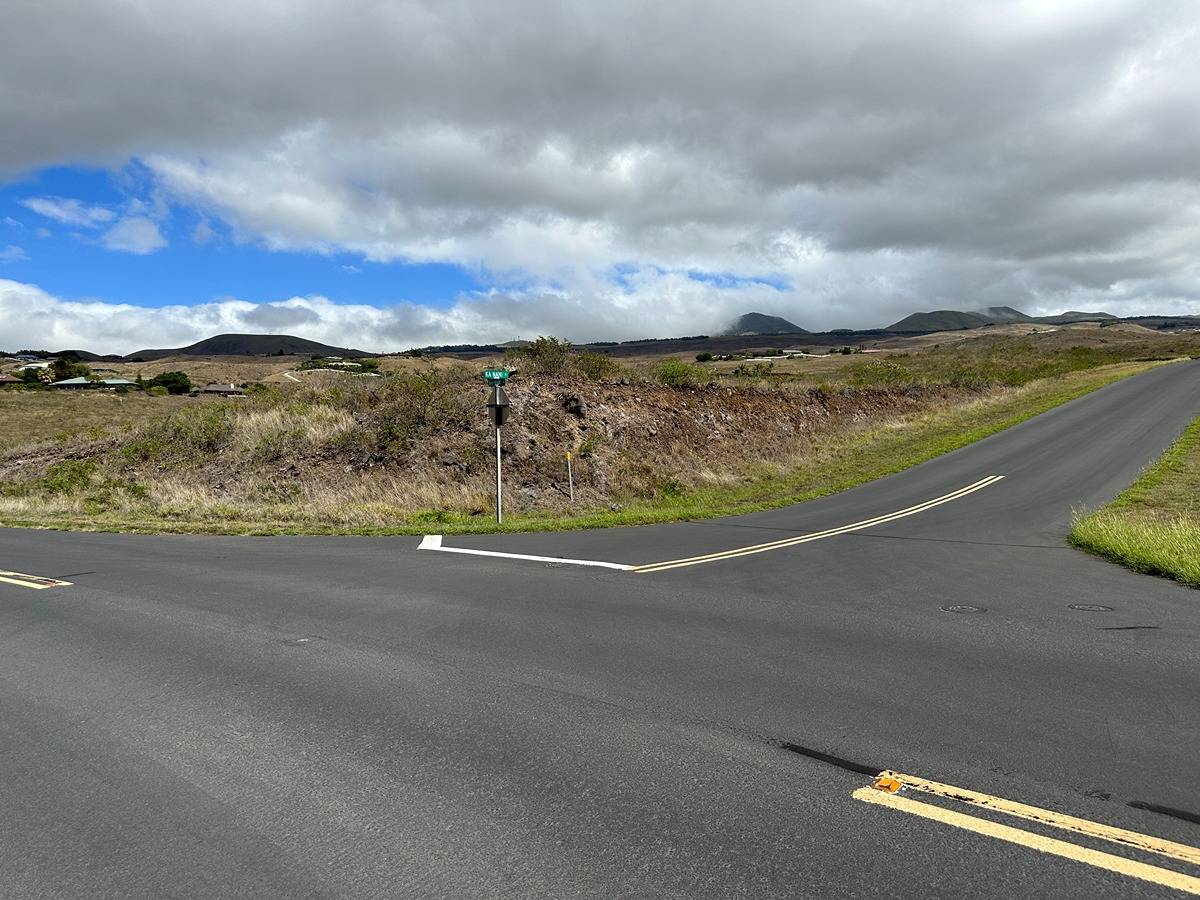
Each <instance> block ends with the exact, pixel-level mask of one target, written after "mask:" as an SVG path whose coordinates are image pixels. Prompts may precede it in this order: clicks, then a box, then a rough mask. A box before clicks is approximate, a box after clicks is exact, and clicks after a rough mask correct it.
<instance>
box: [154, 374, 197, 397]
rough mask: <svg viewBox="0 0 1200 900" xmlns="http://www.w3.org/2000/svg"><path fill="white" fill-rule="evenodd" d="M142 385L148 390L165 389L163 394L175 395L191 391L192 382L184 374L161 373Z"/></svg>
mask: <svg viewBox="0 0 1200 900" xmlns="http://www.w3.org/2000/svg"><path fill="white" fill-rule="evenodd" d="M143 384H144V385H145V386H146V387H147V388H148V389H150V388H159V387H161V388H165V391H164V392H163V393H167V394H176V395H179V394H186V393H188V392H190V391H191V389H192V380H191V379H190V378H188V376H187V373H186V372H163V373H161V374H159V375H155V376H154V377H153V378H151V379H150V380H149V381H146V382H143Z"/></svg>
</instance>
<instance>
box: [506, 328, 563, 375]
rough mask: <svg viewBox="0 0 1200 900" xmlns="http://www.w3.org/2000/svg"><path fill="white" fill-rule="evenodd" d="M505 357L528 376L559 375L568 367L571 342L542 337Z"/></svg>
mask: <svg viewBox="0 0 1200 900" xmlns="http://www.w3.org/2000/svg"><path fill="white" fill-rule="evenodd" d="M505 356H506V357H507V358H508V359H510V360H512V361H513V362H514V363H515V364H516V365H517V366H519V367H520V368H521V369H523V370H524V371H525V372H528V373H529V374H532V375H561V374H562V373H563V372H565V371H566V370H567V368H568V366H569V365H570V359H571V342H570V341H560V340H559V339H558V338H556V337H545V336H543V337H539V338H538V339H537V340H536V341H534V342H533V343H531V344H527V345H526V346H524V347H514V348H513V349H511V350H509V351H508V352H507V353H505Z"/></svg>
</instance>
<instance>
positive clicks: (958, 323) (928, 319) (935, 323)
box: [884, 306, 1117, 332]
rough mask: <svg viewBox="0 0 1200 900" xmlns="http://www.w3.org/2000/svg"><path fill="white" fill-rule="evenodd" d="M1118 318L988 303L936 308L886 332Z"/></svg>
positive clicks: (1092, 313)
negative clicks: (1032, 310)
mask: <svg viewBox="0 0 1200 900" xmlns="http://www.w3.org/2000/svg"><path fill="white" fill-rule="evenodd" d="M1116 318H1117V317H1116V316H1114V315H1112V314H1110V313H1106V312H1075V311H1071V312H1065V313H1060V314H1059V315H1056V316H1031V315H1028V314H1027V313H1023V312H1021V310H1019V309H1014V308H1013V307H1011V306H989V307H987V308H986V309H977V310H972V311H971V312H964V311H963V310H960V309H935V310H931V311H930V312H917V313H913V314H912V315H910V316H905V317H904V318H903V319H901V320H900V321H899V322H893V323H892V324H891V325H889V326H888V327H887V328H885V329H884V330H885V331H899V332H916V331H958V330H961V329H964V328H982V327H983V326H984V325H1012V324H1014V323H1025V322H1028V323H1041V324H1043V325H1070V324H1072V323H1074V322H1102V321H1106V320H1114V319H1116Z"/></svg>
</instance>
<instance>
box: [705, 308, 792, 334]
mask: <svg viewBox="0 0 1200 900" xmlns="http://www.w3.org/2000/svg"><path fill="white" fill-rule="evenodd" d="M725 334H728V335H743V334H809V332H807V331H805V330H804V329H803V328H801V327H800V326H799V325H796V324H794V323H792V322H789V321H788V320H787V319H781V318H780V317H779V316H768V315H765V314H764V313H757V312H752V313H746V314H745V315H744V316H740V317H739V318H738V320H737V321H736V322H734V323H733V324H732V325H730V326H729V328H728V329H726V331H725Z"/></svg>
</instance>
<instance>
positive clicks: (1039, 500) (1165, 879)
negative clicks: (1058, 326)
mask: <svg viewBox="0 0 1200 900" xmlns="http://www.w3.org/2000/svg"><path fill="white" fill-rule="evenodd" d="M1198 415H1200V363H1198V362H1190V363H1179V364H1173V365H1170V366H1164V367H1160V368H1157V369H1154V370H1152V371H1150V372H1148V373H1146V374H1144V375H1141V376H1138V377H1136V378H1132V379H1126V380H1124V381H1121V382H1118V383H1117V384H1115V385H1113V386H1111V387H1109V388H1106V389H1104V390H1102V391H1099V392H1097V393H1094V394H1092V395H1089V396H1087V397H1084V398H1081V399H1080V400H1077V401H1075V402H1073V403H1071V404H1068V405H1066V406H1064V407H1060V408H1058V409H1055V410H1053V411H1051V412H1049V413H1047V414H1044V415H1042V416H1040V417H1038V418H1036V419H1033V420H1030V421H1028V422H1026V423H1024V424H1022V425H1019V426H1016V427H1014V428H1012V429H1010V430H1008V431H1005V432H1002V433H1000V434H998V435H995V436H993V437H991V438H988V439H986V440H984V441H981V442H979V443H976V444H973V445H971V446H968V447H965V448H963V449H961V450H958V451H956V452H954V453H951V454H948V455H946V456H944V457H941V458H939V459H936V460H932V461H930V462H928V463H926V464H924V465H922V466H918V467H916V468H913V469H910V470H907V471H905V472H902V473H899V474H897V475H895V476H892V477H889V478H886V479H883V480H881V481H879V482H875V483H872V484H867V485H863V486H861V487H859V488H856V489H854V490H850V491H846V492H844V493H841V494H837V495H833V496H830V497H826V498H823V499H820V500H816V501H812V502H809V503H805V504H801V505H798V506H792V507H787V508H782V509H778V510H773V511H769V512H761V513H755V514H752V515H746V516H740V517H736V518H729V519H721V520H714V521H711V522H698V523H686V524H678V525H669V526H654V527H645V528H630V529H611V530H606V531H597V532H572V533H553V534H529V535H492V536H487V535H481V536H472V537H451V536H447V537H445V538H443V539H442V541H441V542H440V548H439V549H433V548H435V547H438V542H437V541H436V540H427V541H422V540H421V538H419V537H403V538H233V537H186V536H162V537H157V536H139V535H114V534H73V533H66V532H47V531H23V530H4V531H0V569H4V570H8V571H10V572H16V573H21V574H24V575H29V576H40V577H43V578H52V579H59V580H62V581H65V582H70V583H69V584H66V585H62V586H53V587H47V588H45V589H35V588H34V587H31V586H29V585H27V584H23V583H22V579H21V578H19V577H18V578H13V579H11V580H10V581H6V582H0V771H2V772H3V777H0V886H2V888H0V893H2V894H3V895H4V896H6V897H9V896H11V897H21V898H26V897H83V896H86V897H166V896H172V897H214V896H222V897H240V896H246V897H250V896H255V897H261V896H278V897H310V896H311V897H409V896H411V897H431V896H447V897H460V896H539V897H541V896H546V897H567V896H592V897H649V896H688V897H694V896H713V897H729V896H787V897H797V896H813V897H821V896H831V897H832V896H836V897H848V896H877V895H880V894H890V895H903V896H939V897H970V896H978V897H1001V896H1003V897H1010V896H1054V897H1097V896H1113V897H1126V896H1128V897H1134V896H1137V897H1153V896H1162V897H1169V896H1180V895H1181V894H1180V893H1178V889H1182V890H1193V891H1200V880H1198V879H1200V851H1197V850H1195V849H1193V848H1196V847H1200V819H1198V818H1197V817H1198V816H1200V781H1198V780H1197V778H1196V773H1197V769H1198V764H1200V749H1197V748H1200V593H1198V592H1196V591H1194V590H1190V589H1187V588H1184V587H1181V586H1179V585H1176V584H1174V583H1171V582H1168V581H1165V580H1161V579H1155V578H1149V577H1145V576H1139V575H1136V574H1133V573H1131V572H1129V571H1126V570H1124V569H1122V568H1120V567H1117V566H1114V565H1111V564H1109V563H1106V562H1104V561H1102V560H1099V559H1095V558H1092V557H1090V556H1087V555H1085V554H1082V553H1079V552H1077V551H1075V550H1072V549H1070V548H1068V547H1067V546H1066V545H1065V543H1064V538H1065V535H1066V533H1067V531H1068V530H1069V523H1070V520H1071V516H1072V512H1073V510H1079V509H1084V508H1090V507H1094V506H1095V505H1097V504H1100V503H1102V502H1104V501H1106V500H1107V499H1109V498H1111V497H1112V496H1113V495H1114V494H1115V493H1116V492H1118V491H1119V490H1120V489H1122V488H1123V487H1124V486H1125V485H1127V484H1129V483H1130V482H1131V481H1132V480H1133V479H1134V478H1135V477H1136V476H1137V473H1138V471H1139V470H1140V469H1141V468H1142V467H1143V466H1144V465H1146V464H1147V463H1149V462H1150V461H1152V460H1153V459H1154V458H1155V457H1156V456H1157V455H1158V454H1159V453H1161V451H1162V450H1163V449H1164V448H1165V447H1166V446H1167V445H1168V444H1169V443H1170V442H1171V441H1172V440H1173V439H1174V438H1175V437H1176V436H1177V435H1178V434H1179V433H1180V431H1182V429H1183V428H1184V427H1185V425H1186V424H1187V423H1188V422H1189V421H1191V420H1192V419H1194V418H1195V417H1196V416H1198ZM423 543H424V545H425V547H426V548H428V549H420V547H421V545H422V544H423ZM446 549H451V550H462V549H467V550H474V551H483V553H469V554H468V553H458V552H444V551H445V550H446ZM492 554H516V555H518V556H536V557H546V558H564V559H570V560H576V561H581V562H606V563H610V564H613V565H615V566H622V567H629V568H612V567H603V566H595V565H577V564H574V563H564V562H554V561H550V562H547V561H538V560H530V559H520V558H510V557H508V556H504V555H492ZM1080 607H1082V608H1080ZM1089 607H1090V608H1089ZM883 770H891V771H894V772H897V773H903V774H905V775H907V776H910V777H911V779H912V781H913V782H914V784H910V785H909V786H908V787H906V788H905V789H904V790H903V791H901V792H900V793H899V794H895V795H891V794H887V792H885V791H875V792H874V793H872V794H870V795H869V798H870V799H868V800H866V801H864V799H862V797H861V792H862V789H864V788H867V789H869V788H870V786H871V785H872V783H873V782H874V781H875V778H874V773H877V772H880V771H883ZM920 779H927V780H930V781H933V782H937V783H943V784H948V785H951V786H954V787H956V788H960V789H964V790H965V791H974V792H979V793H981V794H986V795H988V796H989V797H991V798H994V799H998V800H1007V801H1014V802H1016V803H1021V804H1028V805H1032V806H1036V807H1038V808H1040V809H1044V810H1047V811H1051V812H1055V813H1059V814H1062V815H1065V816H1070V817H1073V818H1074V819H1078V820H1084V821H1085V822H1086V823H1087V824H1086V825H1077V826H1071V827H1068V826H1067V824H1066V821H1065V820H1061V819H1056V818H1055V817H1053V816H1048V817H1045V818H1040V819H1038V820H1037V821H1034V820H1032V819H1030V818H1021V817H1020V816H1018V815H1016V814H1014V813H1012V812H1011V811H1005V810H1004V809H1003V808H1001V807H1000V806H997V805H995V804H992V805H990V806H989V803H991V801H986V802H985V801H978V802H967V801H966V800H964V799H963V797H965V796H966V794H963V795H962V796H950V794H953V793H954V792H946V793H938V792H937V791H935V790H924V789H922V788H920V787H918V786H916V784H915V783H916V782H917V781H919V780H920ZM899 780H900V781H904V778H903V777H901V778H900V779H899ZM856 792H859V793H860V796H855V793H856ZM876 795H879V796H880V797H884V795H887V796H888V797H892V796H894V797H899V798H901V800H902V801H904V802H905V803H907V802H909V801H912V802H913V803H914V804H915V805H912V806H908V807H905V806H904V805H903V803H901V802H899V801H898V802H896V803H895V804H892V805H891V806H889V805H888V804H889V803H891V801H890V800H886V799H884V800H882V801H881V802H871V801H872V800H873V799H874V798H875V796H876ZM1131 804H1135V805H1131ZM1146 807H1152V809H1147V808H1146ZM978 823H982V824H978ZM1103 826H1107V827H1111V828H1117V829H1122V830H1123V831H1122V832H1119V833H1108V832H1105V830H1104V827H1103ZM1005 828H1008V829H1019V830H1020V831H1021V832H1022V833H1023V834H1026V835H1031V836H1032V837H1031V838H1023V837H1021V836H1020V835H1014V834H1011V833H1009V832H1008V831H1005V830H1004V829H1005ZM1125 832H1132V833H1134V834H1135V835H1138V836H1142V837H1144V838H1147V839H1160V841H1166V842H1169V843H1168V844H1167V845H1163V846H1158V845H1154V844H1153V842H1150V843H1151V846H1147V845H1146V844H1145V843H1144V842H1142V843H1139V841H1140V838H1130V837H1128V835H1126V834H1125ZM1054 842H1061V843H1063V844H1066V845H1068V846H1065V847H1060V846H1059V845H1058V843H1054ZM1072 847H1074V848H1076V849H1075V850H1072V849H1071V848H1072ZM1180 848H1182V849H1180ZM1189 853H1191V854H1195V857H1194V858H1192V857H1191V856H1189ZM1110 857H1113V858H1117V860H1118V861H1117V862H1110V861H1109V858H1110ZM1121 860H1124V861H1125V862H1121ZM1156 873H1164V874H1156ZM1172 873H1175V875H1174V877H1173V874H1172ZM1179 876H1182V877H1179ZM1189 879H1190V880H1189Z"/></svg>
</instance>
